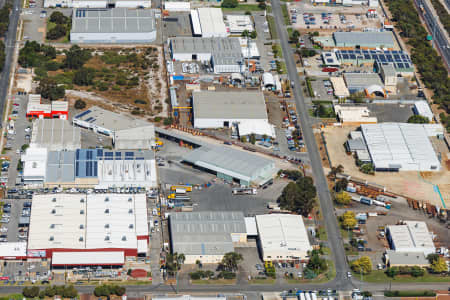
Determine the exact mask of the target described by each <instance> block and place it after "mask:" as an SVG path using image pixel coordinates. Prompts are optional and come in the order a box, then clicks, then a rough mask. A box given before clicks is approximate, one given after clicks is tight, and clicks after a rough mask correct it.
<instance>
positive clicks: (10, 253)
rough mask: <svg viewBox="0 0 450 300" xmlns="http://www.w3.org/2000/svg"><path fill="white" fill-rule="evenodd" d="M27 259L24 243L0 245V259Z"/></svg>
mask: <svg viewBox="0 0 450 300" xmlns="http://www.w3.org/2000/svg"><path fill="white" fill-rule="evenodd" d="M25 257H27V243H26V242H18V243H13V242H8V243H0V259H18V258H25Z"/></svg>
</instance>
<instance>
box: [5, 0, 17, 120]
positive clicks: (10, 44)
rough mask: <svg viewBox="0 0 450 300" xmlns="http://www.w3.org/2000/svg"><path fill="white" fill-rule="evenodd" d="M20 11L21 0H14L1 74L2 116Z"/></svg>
mask: <svg viewBox="0 0 450 300" xmlns="http://www.w3.org/2000/svg"><path fill="white" fill-rule="evenodd" d="M20 11H21V7H20V0H14V5H13V9H12V13H11V15H10V17H9V27H8V32H7V33H6V37H5V48H6V49H5V52H6V58H5V66H4V68H3V71H2V73H1V76H0V118H1V116H3V111H4V109H5V103H6V100H7V96H8V85H9V76H10V73H11V65H12V62H13V56H14V47H15V45H16V33H17V25H18V24H19V17H20ZM1 122H2V121H1V120H0V127H1V125H2V124H1Z"/></svg>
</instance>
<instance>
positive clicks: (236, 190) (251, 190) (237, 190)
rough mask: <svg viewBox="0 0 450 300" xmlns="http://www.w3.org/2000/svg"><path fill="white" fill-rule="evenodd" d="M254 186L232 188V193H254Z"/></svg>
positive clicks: (255, 191)
mask: <svg viewBox="0 0 450 300" xmlns="http://www.w3.org/2000/svg"><path fill="white" fill-rule="evenodd" d="M256 193H257V190H256V189H255V188H234V189H233V195H256Z"/></svg>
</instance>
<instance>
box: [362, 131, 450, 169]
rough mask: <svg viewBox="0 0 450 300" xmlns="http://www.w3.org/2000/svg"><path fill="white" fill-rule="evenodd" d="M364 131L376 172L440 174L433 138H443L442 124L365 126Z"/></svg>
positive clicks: (439, 164)
mask: <svg viewBox="0 0 450 300" xmlns="http://www.w3.org/2000/svg"><path fill="white" fill-rule="evenodd" d="M361 131H362V134H363V137H364V142H365V144H366V145H367V149H368V151H369V154H370V158H371V160H372V162H373V164H374V166H375V170H377V171H415V170H417V171H439V170H440V169H441V163H440V162H439V160H438V158H437V156H436V153H435V151H434V149H433V146H432V144H431V142H430V138H431V137H437V136H438V135H442V134H443V128H442V126H441V125H439V124H409V123H380V124H362V125H361Z"/></svg>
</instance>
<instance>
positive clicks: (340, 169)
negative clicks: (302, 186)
mask: <svg viewBox="0 0 450 300" xmlns="http://www.w3.org/2000/svg"><path fill="white" fill-rule="evenodd" d="M342 172H344V166H343V165H338V166H337V167H331V171H330V173H328V177H329V178H332V179H333V178H336V175H337V174H339V173H342Z"/></svg>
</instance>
